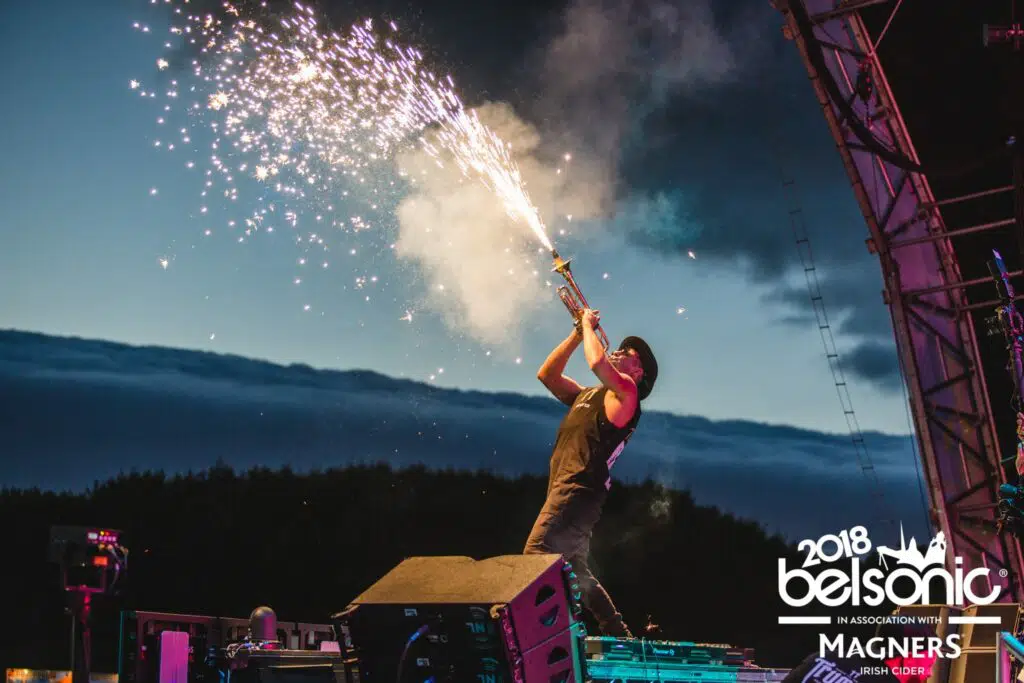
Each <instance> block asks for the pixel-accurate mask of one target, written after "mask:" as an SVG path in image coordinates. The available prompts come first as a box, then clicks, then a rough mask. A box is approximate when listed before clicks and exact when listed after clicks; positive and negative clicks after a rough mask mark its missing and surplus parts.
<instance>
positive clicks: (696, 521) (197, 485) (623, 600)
mask: <svg viewBox="0 0 1024 683" xmlns="http://www.w3.org/2000/svg"><path fill="white" fill-rule="evenodd" d="M545 488H546V481H545V480H544V479H543V478H541V477H536V476H529V475H528V476H522V477H519V478H516V479H511V478H502V477H498V476H494V475H492V474H488V473H484V472H458V471H451V470H447V471H437V470H428V469H427V468H425V467H421V466H418V467H413V468H408V469H403V470H397V471H396V470H393V469H392V468H391V467H389V466H388V465H384V464H381V465H376V466H357V467H348V468H344V469H332V470H327V471H315V472H311V473H308V474H297V473H295V472H293V471H291V470H289V469H287V468H285V469H282V470H276V471H271V470H268V469H253V470H249V471H247V472H235V471H234V470H233V469H232V468H230V467H228V466H226V465H224V464H223V463H218V464H217V465H216V466H214V467H212V468H211V469H209V470H206V471H203V472H199V473H189V474H186V475H178V476H173V477H171V476H167V475H165V474H164V473H162V472H140V473H131V474H124V475H121V476H119V477H117V478H115V479H112V480H110V481H106V482H96V483H94V485H93V486H92V487H91V488H90V489H89V490H88V491H87V492H86V493H84V494H77V495H76V494H69V493H55V492H48V491H40V490H37V489H34V490H16V489H5V490H3V491H0V520H4V521H5V525H4V526H5V532H6V536H7V549H8V552H7V553H5V555H6V557H7V561H6V562H5V565H6V567H5V574H6V575H7V576H8V577H9V579H8V581H7V582H6V588H7V590H8V594H7V596H6V600H5V603H6V605H7V608H6V609H5V610H4V611H5V616H6V618H5V619H4V620H3V621H2V624H3V629H4V634H3V637H2V638H0V667H31V668H51V669H62V668H67V666H68V659H69V654H68V653H69V642H70V640H69V639H70V617H69V616H67V615H65V602H64V596H63V595H62V592H61V590H60V576H59V572H58V568H57V567H56V566H55V565H51V564H49V563H48V562H47V544H48V541H49V529H50V527H51V526H52V525H55V524H65V525H73V526H94V525H95V526H108V527H111V528H115V529H119V530H121V531H122V532H123V537H122V538H123V543H124V544H125V545H126V546H128V548H129V549H130V551H131V554H130V559H129V565H128V573H127V575H126V576H125V577H124V578H123V580H122V582H121V590H120V592H119V594H118V595H116V596H112V597H110V598H105V599H102V600H100V601H98V602H97V604H96V608H95V627H94V633H93V643H94V655H93V656H94V659H93V670H94V671H96V672H115V671H116V668H117V664H116V659H117V622H118V615H119V613H120V610H122V609H138V610H147V611H165V612H176V613H186V614H199V615H211V616H220V617H241V618H245V617H247V616H248V614H249V612H250V611H251V610H252V609H253V608H254V607H256V606H258V605H263V604H265V605H270V606H271V607H273V608H274V610H275V611H276V612H277V615H278V618H279V619H280V620H282V621H305V622H314V623H328V621H329V620H328V617H329V615H330V614H333V613H335V612H337V611H339V610H341V609H342V608H343V607H345V606H346V605H347V604H348V602H349V601H350V600H351V599H352V598H354V597H355V596H357V595H358V594H360V593H361V592H363V591H364V590H365V589H366V588H368V587H369V586H371V585H372V584H373V583H374V582H375V581H377V580H378V579H379V578H380V577H381V576H383V575H384V574H385V573H387V572H388V571H389V570H390V569H392V568H393V567H394V566H395V565H397V564H398V563H399V562H401V561H402V559H404V558H406V557H414V556H423V555H466V556H470V557H475V558H485V557H492V556H496V555H508V554H517V553H519V552H521V551H522V547H523V544H524V542H525V540H526V537H527V535H528V533H529V530H530V527H531V525H532V524H533V521H534V518H535V516H536V514H537V512H538V510H539V509H540V506H541V504H542V502H543V498H544V493H545ZM592 553H593V568H594V570H595V573H596V574H597V575H598V577H599V578H600V579H601V581H602V583H604V585H605V586H606V588H607V589H608V590H609V592H610V593H611V595H612V596H613V598H614V599H615V601H616V603H617V605H618V607H619V609H620V610H621V611H622V612H623V614H624V615H625V617H626V620H627V622H628V623H629V624H630V626H631V628H632V629H633V631H634V633H636V634H637V635H641V634H643V635H646V636H647V637H651V638H657V639H665V640H690V641H697V642H716V643H729V644H732V645H736V646H740V647H753V648H755V649H756V651H757V661H758V662H759V663H761V664H762V665H770V666H792V665H794V664H796V663H797V662H799V661H800V660H801V659H802V658H803V657H804V656H805V655H807V654H808V653H809V652H811V651H813V650H815V649H816V648H817V643H818V633H819V630H818V629H817V628H816V627H793V626H779V625H778V616H779V615H781V614H787V613H788V612H787V610H786V609H784V607H785V606H784V605H783V604H782V602H781V600H780V599H779V597H778V585H777V577H778V561H779V558H781V557H785V558H788V559H789V561H790V562H791V563H792V562H800V561H801V559H802V553H797V552H796V548H795V547H793V546H792V545H790V544H787V543H786V542H785V541H784V540H783V539H782V538H780V537H778V536H769V535H768V534H767V533H766V532H765V531H764V529H763V528H762V527H761V526H760V525H759V524H757V523H755V522H752V521H748V520H741V519H737V518H735V517H733V516H731V515H729V514H725V513H723V512H722V511H720V510H719V509H717V508H713V507H706V506H700V505H697V504H696V503H695V501H694V499H693V497H692V496H691V495H690V493H688V492H686V491H677V490H671V489H667V488H665V487H663V486H661V485H659V484H658V483H656V482H653V481H644V482H641V483H636V484H619V485H616V486H614V487H613V488H612V491H611V492H610V494H609V498H608V502H607V505H606V507H605V512H604V515H603V517H602V520H601V522H600V523H599V525H598V527H597V530H596V531H595V533H594V538H593V542H592ZM790 566H792V565H790ZM808 612H810V613H815V610H814V608H810V607H809V608H808V609H804V610H801V613H808ZM817 613H821V614H827V613H832V614H835V613H836V612H835V610H832V611H831V612H829V611H827V610H825V609H824V608H817ZM589 627H590V628H589V632H590V633H592V634H596V633H597V631H596V629H595V628H594V627H593V624H592V623H590V624H589ZM844 632H846V633H848V634H849V633H851V629H849V628H847V629H845V630H844Z"/></svg>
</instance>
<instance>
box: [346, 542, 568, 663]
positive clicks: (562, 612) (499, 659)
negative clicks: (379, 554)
mask: <svg viewBox="0 0 1024 683" xmlns="http://www.w3.org/2000/svg"><path fill="white" fill-rule="evenodd" d="M574 578H575V575H573V574H572V570H571V567H570V566H569V565H568V564H567V563H566V562H565V561H563V560H562V558H561V557H560V556H559V555H505V556H501V557H492V558H489V559H486V560H479V561H478V560H473V559H472V558H469V557H412V558H409V559H407V560H405V561H403V562H402V563H400V564H399V565H398V566H397V567H395V568H394V569H392V570H391V571H390V572H388V573H387V574H385V575H384V576H383V577H382V578H381V579H380V580H379V581H378V582H377V583H375V584H374V585H372V586H371V587H370V588H368V589H367V590H366V591H365V592H363V593H362V594H361V595H359V596H358V597H357V598H355V599H354V600H353V601H352V602H351V603H350V604H349V605H348V607H347V608H346V609H345V610H344V611H342V612H340V613H338V614H336V615H335V616H334V620H335V628H336V630H337V635H338V640H339V642H340V643H341V646H342V648H343V649H344V650H345V654H346V658H352V659H356V660H358V662H359V671H360V676H361V678H362V681H363V683H378V682H380V683H393V682H395V681H399V680H401V681H412V680H417V681H423V680H427V679H428V678H430V677H433V679H434V681H435V682H436V683H442V681H451V682H455V681H458V682H461V681H466V682H468V683H512V682H513V681H517V682H518V683H533V682H534V681H538V682H539V681H544V683H582V682H583V681H584V680H585V676H584V668H583V667H584V657H583V638H584V637H585V635H586V633H585V631H584V629H583V625H582V622H581V621H580V607H579V601H578V593H579V589H578V586H575V584H574Z"/></svg>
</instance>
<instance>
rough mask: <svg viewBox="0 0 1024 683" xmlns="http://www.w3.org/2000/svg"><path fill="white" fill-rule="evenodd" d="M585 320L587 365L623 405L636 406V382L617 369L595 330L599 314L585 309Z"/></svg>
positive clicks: (584, 338)
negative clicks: (609, 358)
mask: <svg viewBox="0 0 1024 683" xmlns="http://www.w3.org/2000/svg"><path fill="white" fill-rule="evenodd" d="M582 322H583V353H584V355H586V357H587V365H589V366H590V369H591V370H593V372H594V374H595V375H597V378H598V379H599V380H601V384H603V385H605V386H606V387H608V389H609V391H611V392H612V393H613V394H615V396H616V397H617V398H618V399H619V401H620V402H622V404H623V405H628V406H631V407H635V405H636V399H637V391H636V383H635V382H634V381H633V379H632V378H631V377H629V376H627V375H624V374H622V373H621V372H619V371H618V370H616V369H615V368H614V367H613V366H612V363H611V361H610V360H608V356H607V355H606V354H605V352H604V346H603V345H602V344H601V340H600V339H599V338H598V336H597V333H596V332H594V327H595V326H596V325H597V315H596V314H594V312H593V311H589V310H588V311H585V312H584V314H583V318H582Z"/></svg>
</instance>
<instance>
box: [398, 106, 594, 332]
mask: <svg viewBox="0 0 1024 683" xmlns="http://www.w3.org/2000/svg"><path fill="white" fill-rule="evenodd" d="M477 115H478V116H479V117H480V120H481V121H482V122H483V123H484V124H485V125H487V126H488V127H489V128H490V129H491V130H493V131H494V132H495V133H497V134H498V135H499V136H500V137H501V139H502V140H504V141H505V142H507V143H509V144H510V145H511V148H512V152H513V156H514V158H515V160H516V163H517V164H518V165H519V168H520V171H521V173H522V177H523V180H524V181H525V184H526V187H527V191H528V192H529V196H530V199H531V200H532V201H533V203H534V205H535V206H537V208H538V209H539V210H540V213H541V217H542V219H543V220H544V222H545V224H546V225H548V226H549V228H548V235H549V237H550V238H551V239H552V241H554V242H555V243H556V244H557V243H558V237H559V234H558V233H559V231H560V229H564V228H565V226H566V224H567V221H566V220H565V219H564V218H563V217H564V216H572V219H573V221H581V220H586V219H588V218H592V217H594V216H595V215H596V212H597V211H598V210H599V209H600V207H601V206H603V205H604V204H605V203H606V202H607V195H608V193H609V192H610V190H611V187H610V186H609V185H608V184H607V183H603V182H601V181H600V177H599V176H598V175H596V173H598V172H599V169H594V168H593V167H591V166H589V165H588V164H586V163H581V162H579V161H577V160H576V159H573V160H572V161H571V163H570V164H569V166H570V170H569V171H568V172H561V169H560V167H559V164H558V163H557V161H555V160H553V159H547V158H545V156H544V155H543V154H542V151H545V150H544V148H543V147H542V141H541V135H540V133H539V132H538V130H537V129H536V128H535V127H534V126H532V125H530V124H529V123H527V122H525V121H523V120H522V119H520V118H519V117H518V116H517V115H516V114H515V112H514V111H513V110H512V107H511V106H509V105H508V104H504V103H493V104H486V105H483V106H481V107H480V108H479V109H477ZM551 156H554V155H551ZM557 159H558V160H559V161H563V164H562V165H561V166H565V164H564V160H563V159H562V158H561V157H557ZM397 161H398V168H399V171H400V173H402V174H403V175H405V176H406V177H408V178H409V179H410V181H411V183H412V185H411V191H410V193H409V194H408V195H407V196H406V197H405V198H404V199H403V200H402V201H401V202H400V203H399V205H398V208H397V212H396V214H397V218H398V239H397V240H396V242H395V252H396V254H397V255H398V256H399V258H402V259H406V260H409V261H413V262H415V263H416V264H417V265H418V266H419V268H420V270H421V271H422V273H423V274H424V278H425V280H426V282H427V285H428V286H427V289H426V292H425V295H424V297H423V299H422V301H421V302H420V304H421V306H423V307H426V308H428V309H431V310H433V311H436V312H438V313H440V314H441V315H442V316H443V317H444V320H445V321H446V323H447V324H448V325H449V327H451V328H452V329H453V330H456V331H458V332H460V333H463V334H465V335H467V336H471V337H473V338H474V339H477V340H478V341H481V342H484V343H486V344H489V345H502V346H505V347H506V348H514V347H516V346H517V345H518V343H519V342H520V341H521V331H522V327H523V322H524V321H525V320H526V319H527V318H528V317H529V316H530V314H531V313H532V312H533V311H535V310H536V309H538V308H539V307H541V306H543V305H548V304H549V303H550V301H551V297H552V295H553V290H552V287H550V286H548V285H547V284H546V282H548V281H549V278H548V271H549V264H550V260H551V259H550V255H549V254H548V253H547V252H546V250H544V248H543V246H542V245H541V242H540V240H539V239H538V238H537V237H536V236H535V235H534V234H533V232H532V231H531V230H530V228H529V227H528V226H527V225H526V224H525V223H523V222H522V221H518V220H514V219H512V218H511V217H509V216H508V214H507V213H506V211H505V208H504V205H503V204H502V203H501V201H500V200H499V199H498V197H497V196H496V195H495V194H494V193H493V192H491V190H489V189H488V188H487V187H486V186H485V185H484V184H483V182H482V181H480V180H479V179H476V178H466V177H465V176H463V174H462V172H461V171H460V170H459V168H458V167H457V166H456V165H455V164H454V163H450V164H445V165H441V166H439V165H438V164H437V162H436V161H435V160H434V158H433V157H431V156H429V155H428V154H427V153H426V152H424V151H422V150H415V151H407V152H405V153H403V154H401V155H399V157H398V159H397Z"/></svg>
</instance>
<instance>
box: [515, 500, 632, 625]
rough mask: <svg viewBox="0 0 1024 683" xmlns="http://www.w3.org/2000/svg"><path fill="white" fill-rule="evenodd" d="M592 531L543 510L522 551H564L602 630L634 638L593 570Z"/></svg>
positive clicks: (559, 552) (587, 603)
mask: <svg viewBox="0 0 1024 683" xmlns="http://www.w3.org/2000/svg"><path fill="white" fill-rule="evenodd" d="M590 535H591V531H590V529H584V528H580V527H578V526H575V525H573V524H572V523H570V522H568V521H566V520H565V519H563V518H562V517H561V516H559V515H557V514H555V513H551V512H548V511H546V510H542V511H541V513H540V515H539V516H538V517H537V521H536V522H534V524H533V530H532V531H531V532H530V538H528V539H527V541H526V547H525V548H524V549H523V554H524V555H537V554H547V553H554V554H557V555H561V556H562V557H563V558H564V559H565V560H566V561H567V562H569V563H570V564H571V565H572V570H573V571H574V572H576V578H577V581H578V582H579V585H580V591H581V593H582V596H581V597H582V600H583V606H584V607H586V608H587V609H588V610H589V611H590V613H591V614H593V615H594V618H595V619H596V620H597V623H598V626H599V627H600V629H601V633H602V634H604V635H606V636H618V637H624V638H632V637H633V635H632V634H631V633H630V632H629V628H627V627H626V624H625V622H623V620H622V615H621V614H619V612H618V610H616V609H615V604H614V603H613V602H612V599H611V597H609V595H608V592H607V591H606V590H605V589H604V586H602V585H601V582H600V581H598V580H597V578H596V577H595V576H594V574H593V573H592V572H591V571H590V563H589V557H590Z"/></svg>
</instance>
